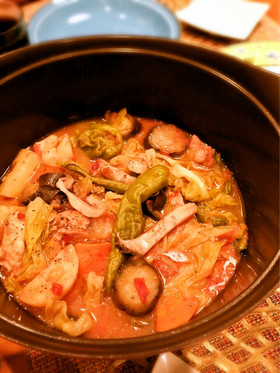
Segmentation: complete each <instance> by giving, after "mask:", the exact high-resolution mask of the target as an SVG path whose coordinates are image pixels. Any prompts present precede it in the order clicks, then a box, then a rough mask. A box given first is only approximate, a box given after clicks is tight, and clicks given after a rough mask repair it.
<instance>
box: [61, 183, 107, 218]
mask: <svg viewBox="0 0 280 373" xmlns="http://www.w3.org/2000/svg"><path fill="white" fill-rule="evenodd" d="M68 180H69V179H68ZM68 180H67V178H60V179H59V180H58V182H57V183H56V186H57V187H58V189H59V190H61V191H62V192H63V193H65V194H66V196H67V198H68V200H69V203H70V205H71V206H72V207H73V208H74V209H75V210H77V211H79V212H81V213H82V214H83V215H84V216H86V217H88V218H97V217H98V216H101V215H103V214H104V213H105V210H106V207H105V203H104V202H103V201H101V200H100V201H99V200H97V199H96V198H94V197H93V196H89V197H88V199H87V201H88V202H89V203H87V202H85V201H83V200H82V199H80V198H79V197H77V196H76V195H75V194H74V193H72V192H70V191H69V190H68V189H67V182H68Z"/></svg>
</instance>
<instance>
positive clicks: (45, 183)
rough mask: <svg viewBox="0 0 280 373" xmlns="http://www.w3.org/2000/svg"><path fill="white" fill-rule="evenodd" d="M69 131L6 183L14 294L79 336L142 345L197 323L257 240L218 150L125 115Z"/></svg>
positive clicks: (1, 237) (0, 214)
mask: <svg viewBox="0 0 280 373" xmlns="http://www.w3.org/2000/svg"><path fill="white" fill-rule="evenodd" d="M138 122H140V123H141V124H140V125H139V123H138ZM61 125H62V128H60V129H59V130H58V131H57V132H54V133H52V134H50V135H48V136H46V137H45V138H43V139H42V140H40V141H39V142H36V143H35V144H34V145H31V147H30V149H32V150H33V151H32V150H27V149H25V150H22V151H21V152H20V153H19V155H18V157H17V158H16V159H15V162H14V163H13V165H12V167H11V170H10V172H8V173H7V175H5V176H4V177H3V179H2V180H3V181H2V184H1V185H0V280H1V281H2V282H3V285H4V287H5V289H6V290H7V291H8V292H10V293H11V295H12V296H13V298H14V299H15V300H18V301H19V303H20V304H22V305H23V306H26V308H28V311H30V312H31V313H32V314H33V315H34V316H35V317H37V318H40V319H41V320H44V321H45V322H46V324H47V325H48V326H50V327H56V328H58V329H60V330H61V331H62V332H65V333H67V334H69V335H71V336H80V335H82V334H85V335H84V336H85V337H86V338H96V339H98V338H106V339H111V338H133V337H137V336H143V335H147V334H152V333H156V332H162V331H166V330H170V329H173V328H177V327H178V326H181V325H182V324H185V323H187V322H189V320H190V319H191V318H192V317H193V316H194V315H196V314H198V313H199V312H200V311H201V310H203V309H204V308H205V307H207V306H208V305H209V304H210V303H211V302H212V301H213V299H214V298H215V297H216V296H217V294H219V293H220V292H221V291H222V290H223V289H224V288H225V286H226V284H227V282H228V281H229V280H230V279H231V278H232V276H233V275H234V272H235V270H236V267H237V265H238V262H239V260H240V259H241V257H242V254H241V251H242V250H244V249H246V247H247V242H248V230H247V226H246V224H245V218H244V214H245V212H244V207H243V205H242V197H241V195H240V191H239V189H238V186H237V183H236V182H235V180H234V176H233V174H232V172H231V171H230V170H229V169H228V168H227V166H226V165H225V164H224V162H223V161H222V158H221V155H220V154H219V153H215V150H214V149H213V148H211V147H210V146H209V145H207V144H206V143H204V142H203V141H202V140H200V139H199V138H198V137H197V136H196V135H191V134H189V133H187V132H185V131H183V130H181V129H179V128H177V127H175V126H174V125H171V124H165V123H163V122H160V121H156V120H154V119H147V118H141V119H140V118H139V120H138V119H137V120H136V119H135V118H133V117H132V116H130V115H129V114H128V113H127V111H126V109H122V110H120V111H119V112H107V113H106V114H105V117H104V118H97V119H94V121H92V120H91V121H88V120H87V121H83V122H80V123H76V124H75V123H74V124H71V126H69V127H63V124H61ZM136 132H137V133H136ZM134 135H135V136H134ZM123 139H124V140H123ZM149 141H150V142H149ZM91 157H93V159H91ZM1 193H2V194H1ZM23 203H24V204H26V206H24V205H23ZM118 307H119V309H118Z"/></svg>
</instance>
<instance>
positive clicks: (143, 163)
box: [128, 149, 156, 174]
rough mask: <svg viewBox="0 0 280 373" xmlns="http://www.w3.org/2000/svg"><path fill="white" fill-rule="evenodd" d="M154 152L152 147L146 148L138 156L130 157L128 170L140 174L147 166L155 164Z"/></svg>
mask: <svg viewBox="0 0 280 373" xmlns="http://www.w3.org/2000/svg"><path fill="white" fill-rule="evenodd" d="M155 161H156V152H155V150H154V149H148V150H146V151H145V153H141V154H140V155H139V157H137V158H135V159H132V160H131V161H130V162H129V163H128V168H129V170H130V171H132V172H135V173H136V174H142V173H143V172H145V171H147V170H148V169H149V168H151V167H153V166H154V165H155V164H156V162H155Z"/></svg>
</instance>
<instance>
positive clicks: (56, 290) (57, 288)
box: [52, 282, 63, 297]
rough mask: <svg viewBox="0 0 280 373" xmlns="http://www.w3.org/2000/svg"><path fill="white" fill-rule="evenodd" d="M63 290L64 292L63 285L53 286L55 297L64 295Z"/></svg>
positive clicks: (55, 284) (55, 283)
mask: <svg viewBox="0 0 280 373" xmlns="http://www.w3.org/2000/svg"><path fill="white" fill-rule="evenodd" d="M62 290H63V286H62V285H60V284H58V283H57V282H54V283H53V284H52V292H53V293H54V295H56V296H58V297H59V296H60V295H61V294H62Z"/></svg>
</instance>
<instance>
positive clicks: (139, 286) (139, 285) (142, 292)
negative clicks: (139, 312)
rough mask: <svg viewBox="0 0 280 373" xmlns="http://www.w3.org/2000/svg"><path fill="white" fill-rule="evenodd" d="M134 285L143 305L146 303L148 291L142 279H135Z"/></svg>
mask: <svg viewBox="0 0 280 373" xmlns="http://www.w3.org/2000/svg"><path fill="white" fill-rule="evenodd" d="M134 285H135V288H136V290H137V293H138V295H139V298H140V300H141V302H142V303H143V304H145V303H147V295H148V294H149V292H150V290H149V289H148V288H147V286H146V284H145V280H144V278H135V279H134Z"/></svg>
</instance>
